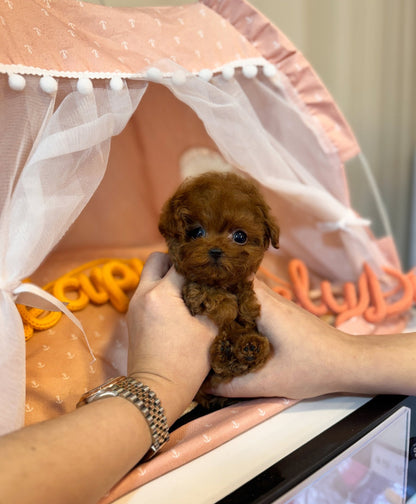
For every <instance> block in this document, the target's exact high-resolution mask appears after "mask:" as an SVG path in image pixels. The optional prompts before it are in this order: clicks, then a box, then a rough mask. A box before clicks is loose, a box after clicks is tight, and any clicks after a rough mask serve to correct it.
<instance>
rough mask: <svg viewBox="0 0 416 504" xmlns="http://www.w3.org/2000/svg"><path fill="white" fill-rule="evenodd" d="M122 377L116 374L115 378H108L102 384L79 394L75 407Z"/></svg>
mask: <svg viewBox="0 0 416 504" xmlns="http://www.w3.org/2000/svg"><path fill="white" fill-rule="evenodd" d="M123 378H124V377H123V376H118V377H117V378H110V379H109V380H107V381H105V382H104V383H103V384H101V385H98V387H95V388H93V389H91V390H89V391H88V392H86V393H85V394H83V395H82V396H81V399H80V400H79V401H78V404H77V407H78V406H82V405H83V404H86V403H87V402H88V399H89V398H92V397H93V396H94V395H95V394H96V393H97V392H99V391H101V390H105V389H106V388H108V387H111V385H114V384H116V383H118V382H119V381H120V380H122V379H123Z"/></svg>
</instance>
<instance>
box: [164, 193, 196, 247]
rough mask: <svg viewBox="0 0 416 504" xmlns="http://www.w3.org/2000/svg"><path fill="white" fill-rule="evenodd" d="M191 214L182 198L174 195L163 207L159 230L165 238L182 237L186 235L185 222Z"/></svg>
mask: <svg viewBox="0 0 416 504" xmlns="http://www.w3.org/2000/svg"><path fill="white" fill-rule="evenodd" d="M188 214H189V212H188V211H187V209H186V207H185V206H184V203H183V201H182V198H181V197H180V196H179V195H176V194H175V195H174V196H172V197H171V198H170V199H168V200H167V201H166V202H165V204H164V205H163V207H162V211H161V214H160V218H159V231H160V233H161V235H162V236H163V237H164V238H165V240H173V239H182V238H183V237H184V235H185V222H186V217H187V215H188Z"/></svg>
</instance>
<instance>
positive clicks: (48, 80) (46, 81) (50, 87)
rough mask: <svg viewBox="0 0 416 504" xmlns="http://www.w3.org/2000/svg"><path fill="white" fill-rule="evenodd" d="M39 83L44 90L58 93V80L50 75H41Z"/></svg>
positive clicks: (49, 92)
mask: <svg viewBox="0 0 416 504" xmlns="http://www.w3.org/2000/svg"><path fill="white" fill-rule="evenodd" d="M39 84H40V88H41V89H42V91H44V92H45V93H48V94H53V93H56V91H57V90H58V83H57V81H56V80H55V79H54V78H53V77H51V76H50V75H45V76H43V77H41V79H40V82H39Z"/></svg>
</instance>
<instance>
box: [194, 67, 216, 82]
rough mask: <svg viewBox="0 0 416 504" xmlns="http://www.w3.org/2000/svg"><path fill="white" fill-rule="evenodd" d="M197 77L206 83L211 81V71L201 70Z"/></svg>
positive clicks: (207, 69)
mask: <svg viewBox="0 0 416 504" xmlns="http://www.w3.org/2000/svg"><path fill="white" fill-rule="evenodd" d="M198 75H199V77H200V78H201V79H202V80H204V81H206V82H209V81H210V80H211V79H212V75H213V73H212V71H211V70H210V69H209V68H203V69H202V70H201V71H200V72H199V73H198Z"/></svg>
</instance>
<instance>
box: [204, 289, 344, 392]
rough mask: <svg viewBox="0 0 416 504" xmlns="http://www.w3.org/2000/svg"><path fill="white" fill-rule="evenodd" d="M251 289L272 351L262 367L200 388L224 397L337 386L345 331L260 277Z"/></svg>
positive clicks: (326, 389)
mask: <svg viewBox="0 0 416 504" xmlns="http://www.w3.org/2000/svg"><path fill="white" fill-rule="evenodd" d="M254 288H255V292H256V295H257V298H258V300H259V303H260V305H261V314H260V318H259V320H258V321H257V326H258V329H259V331H260V332H261V333H262V334H264V335H265V336H266V337H268V338H269V340H270V343H271V345H272V348H273V350H272V356H271V358H270V359H269V360H268V361H267V362H266V364H265V366H264V367H262V368H261V369H259V370H257V371H255V372H252V373H248V374H246V375H243V376H240V377H236V378H233V379H232V380H231V381H230V382H228V383H220V384H219V385H217V386H216V387H215V388H212V387H211V386H210V385H209V383H208V384H206V385H205V386H204V390H205V391H207V392H209V393H211V394H215V395H220V396H224V397H274V396H280V397H288V398H292V399H304V398H308V397H315V396H319V395H322V394H327V393H332V392H337V391H341V390H342V388H343V385H342V378H343V376H342V373H343V369H342V362H340V358H341V359H342V357H343V356H344V357H345V358H346V354H345V353H343V347H344V343H345V340H346V338H348V337H349V335H346V334H345V333H342V332H341V331H338V330H337V329H335V328H333V327H332V326H330V325H328V324H327V323H326V322H323V321H322V320H320V319H319V318H317V317H316V316H314V315H311V314H310V313H308V312H306V311H305V310H303V309H302V308H300V307H298V306H297V305H296V304H295V303H293V302H291V301H288V300H287V299H285V298H283V297H282V296H279V295H278V294H276V293H275V292H273V291H272V290H271V289H269V288H268V287H267V286H266V285H265V284H264V283H262V282H261V281H259V280H257V279H256V280H255V281H254Z"/></svg>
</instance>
